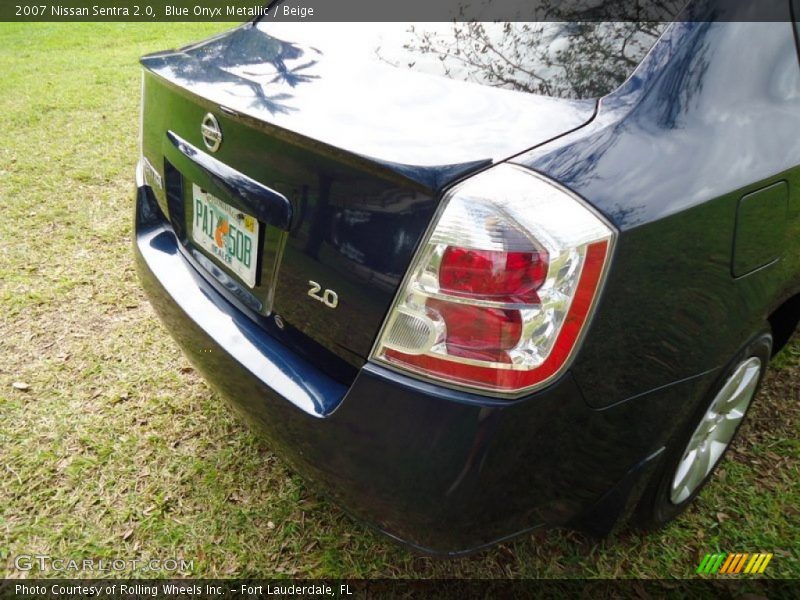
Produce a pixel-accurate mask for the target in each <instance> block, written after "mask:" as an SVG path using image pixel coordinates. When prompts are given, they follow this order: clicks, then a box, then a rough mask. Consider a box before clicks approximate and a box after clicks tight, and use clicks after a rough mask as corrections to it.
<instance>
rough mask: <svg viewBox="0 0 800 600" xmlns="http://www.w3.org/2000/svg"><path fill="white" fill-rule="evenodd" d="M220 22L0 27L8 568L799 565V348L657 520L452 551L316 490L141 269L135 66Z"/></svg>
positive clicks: (602, 570) (679, 568) (498, 571)
mask: <svg viewBox="0 0 800 600" xmlns="http://www.w3.org/2000/svg"><path fill="white" fill-rule="evenodd" d="M221 28H222V26H220V25H219V24H217V25H214V24H191V25H183V24H181V25H178V24H162V25H141V24H127V25H119V24H118V25H105V24H102V25H101V24H83V25H75V24H70V25H49V24H47V25H44V24H29V25H10V24H2V25H0V73H2V74H3V76H2V78H3V85H2V91H0V108H1V109H2V111H1V112H0V114H2V115H3V120H4V124H3V132H4V135H3V143H2V144H0V216H1V217H2V218H0V242H1V244H0V471H1V472H0V568H2V569H3V570H4V574H5V575H8V576H19V575H20V573H19V572H17V571H15V569H14V567H13V559H14V557H16V556H18V555H20V554H37V553H41V554H49V555H52V556H61V557H68V558H76V559H83V558H119V557H122V558H128V559H132V558H136V559H140V560H146V559H150V558H162V559H165V558H174V557H179V558H184V559H186V560H193V561H194V568H193V570H192V571H191V572H187V573H184V574H185V575H194V576H205V577H218V576H223V577H227V576H309V577H310V576H320V577H322V576H325V577H379V576H385V577H571V578H578V577H683V576H691V575H692V574H693V572H694V569H695V567H696V565H697V564H698V562H699V560H700V558H701V557H702V556H703V555H704V554H705V553H706V552H713V551H723V552H727V551H751V552H752V551H768V552H774V553H775V558H774V559H773V561H772V563H771V565H770V567H769V568H768V571H767V575H771V576H774V577H800V565H799V564H798V560H797V553H796V548H797V546H798V541H799V540H800V514H798V506H800V483H798V482H800V476H799V475H800V473H798V469H799V465H800V461H799V460H798V457H799V456H800V445H799V444H798V439H797V438H798V436H797V431H798V424H799V423H800V413H799V409H798V398H800V344H799V343H798V342H794V343H793V344H792V346H791V347H790V348H788V349H787V350H786V351H785V352H784V353H783V355H782V356H781V357H780V358H779V360H778V361H776V366H778V367H779V369H777V370H776V371H775V372H773V373H772V374H771V375H770V376H769V380H768V382H767V384H766V387H765V390H764V391H763V392H762V394H761V396H760V397H759V399H758V402H757V405H756V406H755V407H754V409H753V412H752V418H751V420H750V423H749V424H748V425H747V426H746V428H745V429H744V430H743V435H742V436H741V437H740V440H739V441H738V443H737V444H736V446H735V449H734V452H733V453H732V454H731V455H730V458H728V459H727V460H726V461H725V464H724V465H723V467H722V469H721V472H720V474H719V476H718V477H717V478H716V480H715V481H714V483H713V484H712V485H710V486H709V487H708V488H707V489H706V490H705V491H704V493H703V494H702V495H701V497H700V498H699V499H698V501H697V502H696V503H695V504H694V505H693V507H692V508H691V509H690V510H689V512H688V513H687V514H686V515H685V516H683V517H682V518H680V519H679V520H677V521H676V522H674V523H673V524H671V525H670V526H669V527H668V528H666V529H665V530H663V531H661V532H658V533H655V534H650V535H644V534H639V533H630V532H629V533H621V534H618V535H616V536H614V537H612V538H609V539H607V540H604V541H601V542H596V541H592V540H590V539H587V538H585V537H583V536H581V535H578V534H575V533H569V532H563V531H552V532H547V533H540V534H536V535H528V536H525V537H523V538H520V539H518V540H517V541H515V542H513V543H508V544H503V545H501V546H498V547H495V548H493V549H491V550H489V551H486V552H482V553H480V554H477V555H474V556H470V557H467V558H463V559H458V560H450V561H445V560H434V559H431V558H427V557H420V556H416V555H414V554H411V553H409V552H407V551H406V550H404V549H403V548H401V547H399V546H397V545H395V544H394V543H392V542H390V541H389V540H387V539H386V538H384V537H381V536H379V535H377V534H374V533H373V532H372V531H371V530H369V529H368V528H367V527H365V526H364V525H362V524H360V523H357V522H355V521H353V520H351V519H350V518H349V517H347V516H346V515H345V514H344V513H343V512H342V510H341V509H339V508H338V507H337V506H335V505H332V504H331V503H329V502H327V501H326V500H324V499H322V498H320V497H319V496H317V495H316V494H315V493H313V492H312V491H311V490H309V489H308V488H307V487H306V486H305V485H304V483H303V482H302V481H301V480H300V479H299V478H298V477H297V476H296V475H294V474H293V473H292V472H291V471H290V470H289V469H288V468H287V467H286V465H285V464H284V462H283V461H282V460H281V458H280V457H279V456H275V455H273V454H272V453H271V451H270V449H269V447H268V446H267V445H266V444H265V443H264V442H262V441H261V440H259V439H258V438H257V437H256V436H255V435H253V434H252V433H251V432H250V431H248V429H246V428H245V427H244V426H243V425H242V424H241V423H240V422H239V420H237V419H236V418H235V417H234V416H233V415H232V413H231V412H230V411H229V409H228V408H227V407H226V405H225V404H224V403H223V402H222V401H221V400H220V398H218V397H217V395H216V394H215V393H214V392H213V391H211V390H210V389H209V388H208V387H207V385H206V384H205V383H204V382H203V381H202V380H201V379H200V378H199V377H198V376H197V374H196V373H195V372H194V371H193V369H192V368H191V367H190V365H189V364H188V362H187V361H186V360H185V359H184V358H183V356H182V355H181V353H180V351H179V350H178V348H177V347H176V345H175V344H174V343H173V342H172V340H171V339H170V338H169V336H168V335H166V333H165V331H164V329H163V328H162V327H161V325H160V324H159V322H158V321H157V319H156V318H155V317H154V314H153V312H152V311H151V309H150V307H149V305H148V304H147V301H146V300H145V298H144V296H143V294H142V292H141V290H140V287H139V285H138V284H137V280H136V277H135V274H134V271H133V267H132V255H131V249H130V238H131V192H132V187H133V179H132V178H133V168H134V162H135V159H136V154H137V150H136V146H137V127H138V125H137V120H138V102H139V72H138V69H137V65H136V59H137V57H138V56H139V55H141V54H143V53H145V52H148V51H154V50H160V49H164V48H167V47H174V46H177V45H180V44H183V43H185V42H189V41H192V40H196V39H200V38H202V37H205V36H207V35H209V34H211V33H213V32H215V31H218V30H220V29H221ZM14 382H25V383H27V384H28V385H29V389H27V390H26V391H21V390H17V389H15V388H14V387H13V383H14ZM48 574H49V575H53V573H52V572H50V573H45V575H48ZM138 574H139V575H141V574H142V573H138Z"/></svg>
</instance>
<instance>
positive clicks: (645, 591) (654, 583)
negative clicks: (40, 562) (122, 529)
mask: <svg viewBox="0 0 800 600" xmlns="http://www.w3.org/2000/svg"><path fill="white" fill-rule="evenodd" d="M665 597H669V598H687V599H689V598H691V599H692V600H694V599H696V598H743V599H745V598H746V599H747V600H758V599H761V598H766V599H773V598H775V599H783V598H798V597H800V588H799V587H798V582H797V581H794V580H770V579H715V580H711V579H696V580H630V579H619V580H535V579H532V580H485V579H466V580H463V579H462V580H456V579H430V580H413V579H398V580H390V579H376V580H364V579H352V580H308V579H307V580H254V579H246V580H245V579H241V580H235V579H230V580H204V579H176V580H153V579H131V580H118V579H94V580H92V579H72V580H66V579H62V580H48V579H38V580H36V579H5V580H3V581H2V583H0V598H1V599H2V600H10V599H18V600H31V599H34V598H35V599H39V598H43V599H48V600H49V599H53V600H56V599H57V600H71V599H73V598H108V599H114V600H116V599H125V600H140V599H145V598H155V599H165V600H167V599H176V600H177V599H185V598H202V599H206V598H207V599H209V600H211V599H219V600H222V599H232V598H233V599H237V600H241V599H246V600H255V599H261V598H271V599H273V598H353V599H354V600H355V599H361V598H380V599H383V598H454V599H455V598H458V599H462V598H585V599H587V600H601V599H605V598H639V599H642V600H647V599H649V598H653V599H656V598H665Z"/></svg>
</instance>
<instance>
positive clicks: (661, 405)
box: [135, 0, 800, 553]
mask: <svg viewBox="0 0 800 600" xmlns="http://www.w3.org/2000/svg"><path fill="white" fill-rule="evenodd" d="M769 1H770V2H773V3H774V4H775V5H776V7H780V6H785V8H786V11H788V6H789V5H788V2H783V0H769ZM781 2H783V4H781ZM749 5H750V3H749V2H744V1H738V0H737V1H735V2H722V0H699V1H697V2H694V3H693V4H692V5H691V7H690V9H689V10H690V11H692V12H690V13H689V14H690V16H691V17H692V18H693V19H694V20H691V19H688V20H685V21H683V22H677V23H675V24H673V25H672V26H671V27H670V29H669V30H668V31H667V33H666V34H665V36H664V37H663V38H662V39H661V40H660V41H659V42H658V43H657V44H656V45H655V47H654V48H653V50H652V52H651V53H650V55H649V56H648V57H647V58H646V59H645V61H644V62H643V63H642V64H641V65H640V67H639V68H638V70H637V71H636V73H635V74H634V75H633V77H632V78H631V79H629V80H628V81H627V82H626V83H625V84H623V85H622V86H621V87H620V88H619V89H618V90H617V91H616V92H614V93H612V94H611V95H609V96H607V97H605V98H603V99H602V100H601V101H600V103H599V108H598V111H597V115H596V116H595V117H594V118H593V119H591V117H592V114H593V107H592V104H591V103H589V104H587V103H574V102H564V101H552V100H546V99H540V98H535V97H529V96H525V95H514V94H510V95H509V94H504V95H503V96H502V99H501V96H499V95H496V94H495V91H493V90H485V89H483V88H480V87H476V86H469V85H465V84H454V83H453V82H447V81H442V82H438V81H431V80H429V79H427V78H424V79H415V78H414V76H413V75H410V74H406V73H401V72H399V71H383V70H380V69H378V70H368V71H357V74H354V73H355V72H354V71H352V70H351V69H352V67H353V65H354V64H359V65H360V63H352V64H351V63H347V62H346V61H345V63H343V64H340V63H338V62H336V61H333V60H332V59H331V60H327V59H326V58H325V57H324V56H322V55H317V54H313V52H315V51H314V50H313V48H311V45H310V44H309V43H308V42H307V41H305V42H298V43H293V42H280V40H278V42H279V43H277V45H276V41H275V40H270V39H269V36H265V34H263V33H262V32H259V31H258V30H255V29H253V28H250V27H249V26H245V27H242V28H240V29H237V30H235V31H234V32H231V33H229V34H224V35H223V36H220V37H219V38H216V39H215V40H212V41H210V42H207V43H204V44H201V45H198V46H195V47H193V48H190V49H187V50H185V51H183V52H177V53H164V54H160V55H155V56H151V57H148V58H146V59H144V61H143V62H144V64H145V66H146V67H147V69H148V70H149V71H148V72H147V74H146V77H145V98H144V100H145V109H146V115H147V120H146V123H145V130H144V140H143V153H144V156H145V157H146V158H147V160H148V161H149V162H150V163H152V164H153V165H157V168H159V169H161V168H162V167H163V168H164V172H163V173H162V175H163V176H164V177H165V181H167V185H166V187H167V190H164V191H162V190H159V189H157V187H153V186H152V185H146V182H144V181H143V180H140V181H139V189H138V193H137V222H136V241H135V251H136V257H137V265H138V269H139V273H140V276H141V279H142V281H143V284H144V287H145V289H146V290H147V292H148V294H149V296H150V298H151V300H152V302H153V305H154V307H155V308H156V310H157V311H158V313H159V315H160V316H161V317H162V319H163V321H164V322H165V324H166V325H167V327H168V328H169V329H170V331H171V332H172V334H173V335H174V336H175V338H176V339H177V340H178V341H179V343H180V344H181V346H182V347H183V349H184V351H185V352H186V353H187V355H188V356H189V357H190V359H191V360H192V361H193V362H194V364H196V365H197V367H198V369H199V370H200V371H201V372H202V373H203V374H204V375H205V376H206V377H207V378H208V380H209V381H210V382H212V383H213V384H214V385H215V386H217V387H218V388H219V389H220V390H221V392H222V393H223V394H224V395H225V397H226V398H228V399H229V400H230V401H231V403H232V404H233V405H234V406H235V407H237V409H238V410H239V411H240V412H242V413H243V414H244V415H246V416H247V418H248V419H249V420H251V421H252V422H254V423H255V424H256V425H257V426H258V427H259V428H260V429H261V430H263V431H264V432H265V433H266V435H267V436H268V438H269V439H270V440H271V443H272V444H273V445H274V446H275V448H276V449H278V450H279V451H280V452H281V454H282V455H283V456H285V457H286V458H287V459H288V460H289V461H291V462H292V464H294V465H295V467H296V469H297V470H298V472H300V473H302V474H304V475H306V476H307V477H308V478H309V479H310V480H311V481H313V482H314V483H315V484H318V485H319V486H320V488H321V489H322V490H323V491H324V492H325V493H327V494H329V495H331V496H333V497H334V498H335V499H337V500H338V501H340V502H341V503H342V504H343V505H344V506H346V507H348V508H349V509H350V510H352V511H354V512H355V513H356V514H358V515H359V516H360V517H362V518H365V519H367V520H368V521H369V522H371V523H373V524H375V525H376V526H377V527H378V528H380V529H381V530H383V531H385V532H387V533H389V534H390V535H392V536H394V537H396V538H398V539H401V540H403V541H405V542H407V543H409V544H411V545H413V546H415V547H417V548H421V549H425V550H426V551H434V552H444V553H452V552H458V551H463V550H468V549H475V548H479V547H482V546H484V545H485V544H487V543H491V542H493V541H497V540H500V539H505V538H507V537H508V536H509V535H512V534H514V533H517V532H523V531H527V530H530V529H531V528H533V527H539V526H555V525H567V526H575V527H581V528H584V529H590V530H595V531H608V530H609V529H610V528H611V527H613V525H614V524H615V523H616V522H618V521H619V519H620V518H622V517H624V516H625V514H626V511H627V510H628V509H629V508H630V507H631V506H633V505H635V504H636V502H637V500H638V499H639V495H640V493H641V489H642V486H643V485H644V484H645V483H647V482H648V481H649V479H648V478H649V477H650V476H651V474H652V473H653V472H654V470H655V469H656V468H657V467H658V463H659V461H660V460H661V457H662V456H663V455H664V454H665V453H664V450H665V449H669V447H670V443H671V442H672V441H673V440H674V439H675V436H676V434H677V433H678V432H679V431H680V430H681V429H682V427H683V426H684V425H685V423H686V421H687V419H688V418H689V417H690V416H691V415H692V414H693V413H694V412H695V411H696V409H697V408H698V404H699V403H700V402H701V401H702V399H703V398H704V396H705V395H706V394H707V393H708V391H709V388H710V386H711V385H712V383H713V382H714V381H715V379H716V377H717V375H718V373H719V370H720V368H721V367H722V366H723V365H724V364H725V363H726V362H727V361H728V360H729V359H730V358H731V357H732V356H733V355H734V354H736V352H737V351H738V349H739V348H741V347H742V346H743V344H744V343H745V342H746V341H747V340H748V339H749V338H750V336H752V335H753V334H754V333H755V332H757V331H759V330H760V328H762V327H763V325H764V323H765V320H766V318H767V317H768V315H769V314H770V313H771V311H772V310H774V309H775V308H776V307H777V306H779V305H780V304H781V303H782V302H783V301H784V300H785V299H787V298H789V297H790V296H792V295H793V294H797V293H799V292H800V256H799V255H798V252H797V249H796V246H797V245H796V243H795V241H796V240H797V239H799V238H800V196H799V195H798V189H800V170H798V165H800V137H798V135H797V132H798V131H800V67H799V66H798V59H797V54H796V52H795V50H796V48H795V40H794V38H793V35H794V34H793V28H792V25H791V23H790V22H789V20H788V12H787V20H786V21H785V22H776V23H755V22H753V23H751V22H746V21H744V20H743V21H742V22H736V21H735V19H734V20H731V15H732V14H733V15H736V14H737V13H736V12H735V11H737V10H739V11H742V12H741V13H740V14H741V15H746V14H747V11H748V10H749V9H748V6H749ZM722 8H724V9H725V11H727V12H726V13H725V14H726V16H727V18H728V19H729V20H728V21H727V22H718V21H715V17H717V16H719V14H720V11H721V10H722ZM731 11H734V12H731ZM304 53H311V55H313V57H314V61H316V62H314V69H316V70H314V72H313V73H312V74H313V75H315V77H309V76H308V75H309V72H305V73H304V72H302V71H303V70H300V72H298V70H297V69H294V70H292V69H289V70H286V71H285V75H284V77H283V78H282V79H281V80H280V81H278V82H276V85H277V86H278V87H276V88H274V89H275V91H277V90H278V89H283V90H284V91H283V92H281V93H279V94H275V93H272V91H273V89H272V88H270V87H269V86H260V85H254V84H253V82H252V81H248V80H247V79H246V78H243V77H242V76H241V75H234V74H232V71H235V70H236V67H237V66H242V64H249V63H246V62H244V63H243V61H245V58H246V57H247V56H251V57H254V58H252V60H251V62H254V63H259V62H263V61H265V60H277V59H276V57H279V58H280V60H281V61H282V64H284V65H286V64H288V63H291V61H296V62H297V61H299V62H297V65H298V66H299V65H301V64H302V60H303V56H304ZM360 68H361V67H360V66H359V69H360ZM365 68H366V67H365ZM370 69H371V67H370ZM358 73H360V75H358ZM365 74H367V75H369V77H365ZM343 82H346V84H344V83H343ZM398 82H400V83H402V86H405V87H404V88H403V90H404V93H403V94H400V93H398V90H399V89H400V83H398ZM337 83H338V85H339V86H341V88H340V89H341V90H344V91H346V92H348V94H349V95H348V96H347V97H344V96H342V95H337V94H333V92H332V90H333V89H337ZM367 83H368V84H367ZM280 86H283V88H281V87H280ZM286 86H288V87H286ZM430 86H433V89H434V90H438V93H437V94H427V92H428V91H429V90H430V89H431V87H430ZM303 88H305V89H306V90H308V92H307V93H304V89H303ZM311 90H323V91H325V90H327V91H328V93H327V94H319V93H311ZM350 92H352V93H350ZM283 93H285V94H289V95H290V97H286V96H283V95H282V94H283ZM342 93H344V92H342ZM411 99H413V100H415V102H410V101H409V102H405V100H411ZM465 99H475V103H476V105H477V106H482V107H486V108H487V110H488V108H491V109H492V110H496V111H497V112H496V114H494V113H492V115H491V117H486V120H485V121H484V120H482V119H481V118H480V115H476V117H475V119H473V121H472V122H471V123H468V124H465V123H464V122H463V121H462V119H463V114H462V113H460V112H459V111H454V112H453V113H452V115H451V114H448V106H451V105H453V104H452V103H456V105H457V106H462V105H463V102H464V101H465ZM220 105H224V106H225V107H226V108H227V109H228V110H226V111H222V110H220V108H219V107H220ZM209 110H211V111H216V114H217V116H218V119H219V121H220V123H221V126H222V129H223V132H224V134H225V136H226V142H225V143H224V144H223V146H222V148H221V149H220V151H219V152H218V153H217V154H216V155H215V159H216V160H219V161H220V162H222V163H224V164H226V165H228V166H230V168H231V169H234V170H235V171H236V172H237V173H242V174H244V175H245V176H246V177H248V178H251V179H252V180H254V181H257V182H263V185H268V186H269V188H271V189H273V190H275V191H276V192H277V193H279V194H281V195H282V196H283V197H285V198H286V199H288V201H289V203H290V205H291V208H292V211H293V213H294V218H293V222H292V225H291V227H290V232H289V236H288V241H287V244H286V248H285V250H284V255H283V258H282V260H281V263H280V266H281V270H280V273H279V278H278V281H277V288H276V297H275V303H274V309H275V311H276V312H278V313H279V314H281V316H282V317H284V319H285V321H286V323H287V326H286V327H285V329H280V328H278V327H277V326H276V325H275V324H274V322H273V321H272V319H271V317H269V316H266V315H262V314H258V311H257V310H254V309H253V307H251V306H248V304H247V302H243V301H242V299H241V298H240V297H238V296H237V295H236V294H235V293H232V292H231V290H229V289H227V288H225V286H221V285H219V281H217V280H216V279H214V278H213V277H209V276H208V275H207V274H204V273H203V271H204V269H203V268H202V266H201V265H200V264H199V263H198V261H197V259H196V258H193V254H192V251H193V248H191V245H190V244H189V243H187V240H186V235H185V231H182V222H183V221H182V217H181V215H182V210H183V208H182V205H181V202H182V200H181V198H182V196H181V193H182V188H181V186H182V185H185V181H182V180H181V179H180V177H178V179H174V178H172V180H170V176H169V168H172V166H171V165H168V164H164V155H165V149H166V148H169V147H172V148H173V149H174V145H173V144H172V142H170V141H169V138H168V137H167V131H172V132H173V133H174V135H176V136H180V137H181V138H182V139H183V140H185V141H186V143H187V144H190V145H193V146H194V147H195V148H201V147H202V142H201V141H200V135H199V123H200V120H201V118H202V116H203V115H204V114H205V113H206V112H208V111H209ZM362 111H365V112H364V115H365V118H364V120H363V121H358V119H357V118H356V117H357V116H358V115H360V114H361V112H362ZM343 115H347V117H348V119H349V121H348V123H349V124H351V125H352V127H342V126H341V122H340V119H341V118H342V116H343ZM590 119H591V120H590ZM587 121H588V123H587ZM484 124H486V127H487V129H486V131H490V130H491V131H492V134H491V135H488V134H487V135H485V136H484V137H485V138H486V143H485V144H482V143H476V144H466V143H464V140H466V139H468V140H472V141H476V140H478V139H479V138H480V136H479V135H478V134H477V133H476V132H480V131H481V127H483V125H484ZM462 132H464V133H463V135H462ZM437 136H438V137H437ZM529 148H531V149H530V150H529V151H527V152H524V153H523V154H520V155H518V156H516V157H515V158H513V162H515V163H518V164H521V165H524V166H526V167H528V168H531V169H534V170H537V171H539V172H541V173H544V174H545V175H547V176H549V177H552V178H554V179H556V180H558V181H559V182H560V183H562V184H564V185H566V186H568V187H570V188H571V189H572V190H574V191H575V192H577V193H579V194H580V195H581V196H583V197H584V198H585V199H586V200H587V201H588V202H590V203H591V204H592V205H594V206H595V207H596V208H597V209H598V210H599V211H601V212H602V213H603V214H604V215H605V216H606V217H608V218H609V220H611V221H612V222H613V223H614V224H615V225H616V226H617V227H618V229H619V232H620V235H619V239H618V240H617V245H616V250H615V256H614V260H613V268H612V269H611V271H610V273H609V276H608V280H607V282H606V285H605V289H604V291H603V294H602V297H601V299H600V303H599V305H598V309H597V312H596V314H595V317H594V319H593V321H592V323H591V324H590V329H589V331H588V333H587V335H586V338H585V341H584V343H583V346H582V347H581V349H580V351H579V353H578V355H577V359H576V361H575V363H574V365H573V368H572V369H571V370H570V372H568V373H566V374H565V375H564V376H563V377H561V378H560V379H559V380H558V381H556V382H555V383H554V384H553V385H551V386H550V387H548V388H547V389H545V390H543V391H540V392H537V393H536V394H534V395H532V396H530V397H527V398H523V399H521V400H517V401H513V402H504V401H499V400H492V399H491V398H486V397H483V396H477V395H473V394H467V393H462V392H456V391H452V390H447V389H444V388H441V387H439V386H436V385H433V384H429V383H424V382H421V381H417V380H414V379H411V378H408V377H405V376H402V375H399V374H397V373H393V372H390V371H387V370H385V369H382V368H380V367H378V366H376V365H372V364H365V357H366V356H367V354H368V352H369V348H370V346H371V344H372V341H373V339H374V336H375V334H376V333H377V331H378V328H379V326H380V324H381V322H382V320H383V318H384V316H385V312H386V310H387V309H388V307H389V305H390V303H391V300H392V297H393V294H394V292H395V290H396V288H397V286H398V285H399V281H400V278H401V277H402V276H403V273H404V271H405V268H406V267H407V265H408V263H409V261H410V260H411V257H412V254H413V251H414V249H415V247H416V245H417V243H418V241H419V239H420V237H421V236H422V233H423V232H424V230H425V228H426V227H427V225H428V223H429V222H430V219H431V217H432V215H433V212H434V210H435V208H436V204H437V198H438V197H439V194H440V192H441V190H442V189H443V188H444V187H446V186H447V185H448V184H450V183H452V182H454V181H456V180H458V179H459V178H461V177H464V176H467V175H468V174H470V173H474V172H475V171H477V170H479V169H482V168H486V167H487V166H489V165H490V164H492V163H493V162H496V161H498V160H503V159H507V158H509V157H510V156H511V155H512V154H515V153H520V152H523V151H525V150H527V149H529ZM170 181H172V183H170ZM782 181H785V182H787V184H788V186H789V190H790V192H789V200H788V215H787V220H786V224H785V231H784V232H783V233H781V234H780V235H781V245H780V246H781V248H782V253H781V256H780V259H779V260H778V261H776V262H774V263H770V265H768V266H766V267H764V268H760V269H756V270H755V271H753V272H752V273H748V274H747V275H745V276H743V277H733V275H732V273H731V261H732V252H733V239H734V235H735V231H736V214H737V207H738V205H739V201H740V199H741V198H742V197H743V196H745V195H747V194H749V193H751V192H753V191H755V190H758V189H762V188H764V187H766V186H769V185H771V184H774V183H776V182H782ZM170 186H172V187H170ZM170 189H171V190H172V192H170V191H169V190H170ZM276 229H277V227H276ZM751 241H752V240H751ZM309 278H314V280H315V281H319V282H320V283H321V284H322V285H323V287H334V288H336V289H337V291H340V298H341V301H340V302H341V308H342V310H341V311H339V310H338V309H337V311H338V312H328V313H326V312H324V308H321V307H319V306H316V305H315V306H313V308H312V309H309V308H308V306H309V305H306V304H304V302H303V297H304V295H305V292H306V291H307V289H306V288H305V284H306V281H307V280H308V279H309ZM253 293H254V294H256V295H258V294H259V293H260V292H259V290H255V291H254V292H253ZM256 300H258V298H256ZM311 302H313V300H312V301H311ZM315 304H318V303H315ZM321 311H322V312H321Z"/></svg>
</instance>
